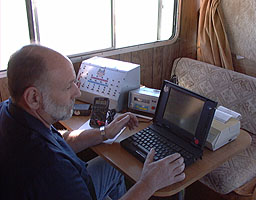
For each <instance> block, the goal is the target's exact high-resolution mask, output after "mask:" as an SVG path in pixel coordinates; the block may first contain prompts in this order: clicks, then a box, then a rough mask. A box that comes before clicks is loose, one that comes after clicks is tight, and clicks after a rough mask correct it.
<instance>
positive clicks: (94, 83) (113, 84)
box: [76, 57, 140, 112]
mask: <svg viewBox="0 0 256 200" xmlns="http://www.w3.org/2000/svg"><path fill="white" fill-rule="evenodd" d="M76 83H77V86H78V88H79V89H80V91H81V97H79V98H78V99H79V100H81V101H85V102H88V103H91V104H92V103H93V100H94V97H97V96H102V97H107V98H109V100H110V104H109V108H110V109H116V111H117V112H119V111H121V110H122V109H124V108H126V107H127V102H128V92H129V91H130V90H133V89H136V88H139V87H140V65H138V64H133V63H129V62H123V61H119V60H113V59H109V58H102V57H93V58H90V59H87V60H84V61H83V62H82V64H81V66H80V69H79V72H78V75H77V80H76Z"/></svg>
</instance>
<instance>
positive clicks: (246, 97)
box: [172, 58, 256, 194]
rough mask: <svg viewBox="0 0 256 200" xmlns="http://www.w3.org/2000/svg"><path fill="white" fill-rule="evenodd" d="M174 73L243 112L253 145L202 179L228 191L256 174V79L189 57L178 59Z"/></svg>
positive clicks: (220, 102)
mask: <svg viewBox="0 0 256 200" xmlns="http://www.w3.org/2000/svg"><path fill="white" fill-rule="evenodd" d="M172 74H175V75H176V76H177V77H178V81H179V85H181V86H183V87H185V88H187V89H190V90H192V91H194V92H197V93H199V94H201V95H203V96H206V97H208V98H210V99H213V100H215V101H217V102H218V106H220V105H222V106H225V107H227V108H229V109H231V110H234V111H236V112H238V113H240V114H241V115H242V119H241V128H243V129H245V130H247V131H248V132H249V133H250V134H251V136H252V144H251V146H250V147H249V148H247V149H246V150H245V151H243V152H241V153H240V154H238V155H236V156H234V157H233V158H231V159H230V160H228V161H227V162H225V163H224V164H223V165H222V166H220V167H219V168H217V169H216V170H213V171H212V172H211V173H209V174H208V175H206V176H205V177H203V178H202V179H201V180H200V181H201V182H203V183H204V184H206V185H208V186H209V187H210V188H212V189H213V190H215V191H216V192H219V193H221V194H227V193H229V192H231V191H233V190H234V189H236V188H238V187H240V186H241V185H243V184H245V183H246V182H248V181H250V180H251V179H252V178H253V177H255V176H256V135H254V134H256V78H254V77H251V76H248V75H245V74H242V73H238V72H235V71H231V70H227V69H224V68H220V67H217V66H214V65H211V64H207V63H204V62H200V61H197V60H193V59H189V58H181V59H180V58H178V59H176V60H175V62H174V64H173V71H172Z"/></svg>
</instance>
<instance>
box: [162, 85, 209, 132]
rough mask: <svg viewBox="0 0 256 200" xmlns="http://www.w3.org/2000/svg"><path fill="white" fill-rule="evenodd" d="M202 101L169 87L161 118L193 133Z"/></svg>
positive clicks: (201, 107)
mask: <svg viewBox="0 0 256 200" xmlns="http://www.w3.org/2000/svg"><path fill="white" fill-rule="evenodd" d="M203 107H204V101H202V100H200V99H198V98H195V97H193V96H191V95H188V94H186V93H182V92H181V91H179V90H176V89H171V91H170V93H169V97H168V101H167V104H166V108H165V111H164V116H163V119H164V120H167V121H169V122H170V123H173V124H175V125H176V126H178V127H180V128H183V129H185V130H186V131H188V132H189V133H191V134H193V135H195V133H196V128H197V124H198V122H199V119H200V116H201V112H202V110H203Z"/></svg>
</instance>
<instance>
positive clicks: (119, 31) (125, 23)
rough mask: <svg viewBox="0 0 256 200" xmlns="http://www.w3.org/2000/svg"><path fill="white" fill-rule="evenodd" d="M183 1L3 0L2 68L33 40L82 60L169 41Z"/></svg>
mask: <svg viewBox="0 0 256 200" xmlns="http://www.w3.org/2000/svg"><path fill="white" fill-rule="evenodd" d="M177 4H178V0H129V1H127V0H72V1H71V0H25V1H20V0H8V1H5V0H1V4H0V5H1V37H0V44H1V47H0V48H1V52H0V54H1V55H0V61H1V63H0V64H1V65H0V70H3V69H5V68H6V67H7V61H8V59H9V56H10V55H11V53H13V52H14V51H15V50H17V49H18V48H20V47H21V46H23V45H25V44H29V43H30V41H33V42H36V43H40V44H42V45H44V46H47V47H50V48H53V49H55V50H57V51H59V52H62V53H63V54H66V55H68V56H69V57H70V58H75V57H79V58H81V59H82V56H83V55H88V54H91V53H95V52H104V51H105V52H106V51H109V50H111V51H112V50H118V49H120V48H122V49H124V48H127V47H132V46H133V47H134V46H135V45H139V46H142V45H144V44H151V43H155V42H157V41H163V40H169V39H170V38H173V37H174V35H175V32H176V29H177V28H176V26H175V25H176V19H177ZM13 5H15V6H13ZM26 5H27V6H26ZM27 16H28V17H27Z"/></svg>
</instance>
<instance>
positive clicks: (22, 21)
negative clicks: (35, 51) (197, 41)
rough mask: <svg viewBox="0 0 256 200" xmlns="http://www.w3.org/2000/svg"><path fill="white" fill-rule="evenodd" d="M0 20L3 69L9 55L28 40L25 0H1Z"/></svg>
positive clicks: (0, 52) (0, 62) (0, 57)
mask: <svg viewBox="0 0 256 200" xmlns="http://www.w3.org/2000/svg"><path fill="white" fill-rule="evenodd" d="M13 5H15V6H13ZM0 20H1V21H0V30H1V32H0V70H4V69H6V68H7V62H8V60H9V57H10V55H11V54H12V53H13V52H14V51H16V50H17V49H19V48H20V47H21V46H23V45H25V44H29V42H30V40H29V32H28V23H27V13H26V4H25V1H20V0H7V1H6V0H1V1H0Z"/></svg>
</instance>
